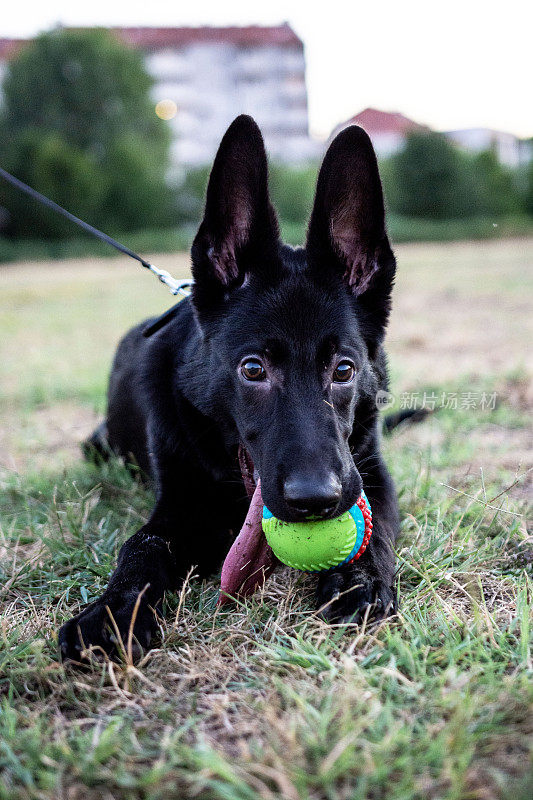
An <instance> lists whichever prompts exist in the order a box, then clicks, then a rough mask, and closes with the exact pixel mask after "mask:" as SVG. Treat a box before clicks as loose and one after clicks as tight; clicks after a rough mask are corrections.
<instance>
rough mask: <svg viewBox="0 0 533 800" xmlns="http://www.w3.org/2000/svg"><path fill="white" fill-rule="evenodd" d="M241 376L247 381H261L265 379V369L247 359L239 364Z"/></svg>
mask: <svg viewBox="0 0 533 800" xmlns="http://www.w3.org/2000/svg"><path fill="white" fill-rule="evenodd" d="M241 374H242V376H243V378H246V380H247V381H262V380H264V378H265V377H266V372H265V368H264V367H263V365H262V364H261V362H260V361H256V360H255V359H254V358H249V359H248V360H247V361H244V362H243V363H242V364H241Z"/></svg>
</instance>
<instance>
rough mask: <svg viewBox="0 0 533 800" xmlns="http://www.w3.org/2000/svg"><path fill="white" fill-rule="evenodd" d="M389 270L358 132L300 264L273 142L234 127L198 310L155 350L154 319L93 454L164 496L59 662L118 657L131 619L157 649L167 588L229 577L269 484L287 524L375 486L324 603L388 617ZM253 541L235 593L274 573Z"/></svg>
mask: <svg viewBox="0 0 533 800" xmlns="http://www.w3.org/2000/svg"><path fill="white" fill-rule="evenodd" d="M395 269H396V264H395V259H394V255H393V252H392V250H391V247H390V244H389V241H388V238H387V234H386V230H385V215H384V204H383V194H382V189H381V182H380V178H379V173H378V167H377V162H376V157H375V154H374V151H373V148H372V145H371V143H370V140H369V138H368V136H367V135H366V133H365V132H364V131H363V130H362V129H361V128H358V127H356V126H352V127H349V128H347V129H345V130H344V131H342V132H341V133H340V134H339V135H338V136H337V137H336V139H335V140H334V141H333V142H332V144H331V146H330V147H329V150H328V152H327V153H326V156H325V158H324V161H323V164H322V167H321V169H320V174H319V178H318V184H317V189H316V196H315V201H314V207H313V211H312V214H311V219H310V223H309V229H308V236H307V242H306V244H305V247H303V248H296V249H294V248H291V247H289V246H287V245H284V244H282V243H281V241H280V236H279V230H278V223H277V219H276V214H275V211H274V209H273V207H272V205H271V202H270V199H269V193H268V169H267V159H266V154H265V149H264V144H263V140H262V137H261V133H260V131H259V129H258V127H257V125H256V124H255V122H254V121H253V120H252V119H251V118H250V117H247V116H241V117H238V118H237V119H236V120H235V121H234V122H233V124H232V125H231V126H230V128H229V129H228V131H227V132H226V134H225V136H224V138H223V139H222V142H221V145H220V148H219V150H218V153H217V156H216V158H215V162H214V165H213V169H212V172H211V176H210V179H209V185H208V189H207V198H206V206H205V214H204V218H203V221H202V223H201V225H200V228H199V230H198V233H197V235H196V238H195V240H194V244H193V247H192V272H193V276H194V280H195V283H194V287H193V291H192V295H191V297H190V298H188V299H186V300H183V301H182V302H181V303H180V305H179V307H178V309H177V311H176V313H174V314H172V315H170V317H169V318H168V319H167V320H166V324H164V325H163V326H162V327H160V328H159V329H158V330H157V332H156V333H154V334H153V335H151V336H148V337H147V336H145V335H143V334H144V333H145V332H146V331H147V327H149V326H150V325H151V324H152V322H153V321H152V320H149V321H147V322H144V323H142V324H141V325H138V326H137V327H136V328H134V329H133V330H131V331H130V332H129V333H128V334H127V335H126V336H125V337H124V339H123V340H122V342H121V343H120V345H119V347H118V350H117V353H116V356H115V360H114V364H113V369H112V374H111V378H110V384H109V397H108V411H107V419H106V421H105V423H103V424H102V425H101V426H100V427H99V428H98V429H97V430H96V431H95V433H94V434H93V436H92V437H91V439H90V440H89V442H88V446H89V447H90V448H91V449H92V450H93V451H96V452H98V453H99V454H100V456H102V457H107V455H108V454H109V453H111V452H113V453H116V454H119V455H120V456H122V457H123V458H124V459H126V460H128V461H129V462H130V463H132V462H133V463H135V464H137V465H138V467H139V468H140V470H141V471H142V472H143V473H145V474H146V475H147V476H149V477H150V478H151V479H152V480H153V482H154V484H155V488H156V503H155V507H154V510H153V512H152V514H151V516H150V519H149V520H148V522H147V523H146V525H144V526H143V527H142V528H141V529H140V530H139V531H138V532H137V533H135V534H134V535H133V536H132V537H131V538H130V539H129V540H128V541H127V542H125V544H124V545H123V546H122V548H121V550H120V554H119V558H118V564H117V567H116V570H115V571H114V573H113V574H112V576H111V579H110V581H109V585H108V587H107V589H106V591H105V592H104V594H103V595H102V596H101V597H100V598H99V599H98V600H96V601H95V602H93V603H92V604H91V605H89V606H88V607H87V608H85V609H84V610H83V611H82V612H81V613H80V614H78V615H77V616H76V617H74V618H73V619H71V620H70V621H68V622H67V623H66V624H65V625H63V627H62V628H61V631H60V633H59V643H60V648H61V653H62V656H63V658H65V659H71V660H75V661H80V660H81V659H82V654H83V652H84V651H85V649H86V648H89V647H90V646H94V647H98V648H101V649H102V650H103V651H105V652H106V653H108V654H109V655H111V656H113V655H116V653H117V648H118V639H119V638H120V636H121V637H122V638H123V640H124V641H126V638H127V635H128V630H129V628H130V624H131V623H132V619H133V621H134V624H133V633H134V637H135V641H136V644H137V647H138V648H139V647H140V648H146V647H147V646H148V645H149V643H150V640H151V638H152V636H153V635H154V633H155V631H156V625H157V620H156V616H155V615H156V612H157V609H158V608H159V606H160V604H161V601H162V599H163V595H164V593H165V591H167V590H175V589H176V588H178V587H179V584H180V582H181V581H182V580H183V579H184V578H185V576H186V575H187V573H188V572H189V570H190V569H191V567H192V566H193V565H196V567H197V571H198V573H199V574H200V575H201V576H206V575H209V574H211V573H213V572H215V571H216V570H218V569H219V568H220V565H221V563H222V561H223V560H224V558H225V556H226V555H227V553H228V549H229V547H230V544H231V534H232V532H234V531H238V530H239V528H241V526H242V525H243V521H244V519H245V517H246V513H247V510H248V506H249V503H250V496H252V497H253V496H254V492H255V491H256V489H255V487H256V485H257V482H258V480H259V479H260V483H261V492H262V500H263V501H264V503H265V504H266V505H267V506H268V508H269V509H270V511H271V512H272V513H273V514H274V516H275V517H277V518H278V519H281V520H286V521H290V522H296V521H300V520H304V519H309V518H310V517H313V518H319V519H328V518H332V517H336V516H339V515H340V514H343V513H344V512H345V511H347V510H348V509H349V508H350V507H351V506H352V505H353V504H354V502H355V501H356V499H357V498H358V497H359V495H360V494H361V491H362V489H363V488H364V490H365V492H366V494H367V496H368V498H369V500H370V504H371V506H372V512H373V522H374V528H373V534H372V537H371V539H370V542H369V545H368V547H367V549H366V551H365V552H364V554H363V555H362V557H361V558H360V559H359V560H358V561H357V562H355V563H353V564H347V565H344V566H339V567H336V568H333V569H330V570H328V571H327V572H323V573H320V574H319V576H318V579H317V591H316V602H317V606H318V608H319V609H321V613H322V615H323V617H324V618H325V619H326V620H329V621H336V622H345V621H354V620H355V621H357V620H359V619H360V618H361V617H362V615H363V614H365V613H367V614H368V613H369V612H370V613H372V614H374V615H375V616H378V617H380V616H384V615H386V614H388V613H390V612H391V611H392V610H394V608H395V605H396V597H395V591H394V588H393V577H394V551H393V542H394V540H395V537H396V535H397V532H398V527H399V516H398V507H397V500H396V495H395V491H394V486H393V483H392V480H391V478H390V476H389V473H388V471H387V468H386V466H385V464H384V462H383V459H382V457H381V454H380V443H379V419H378V411H377V408H376V402H375V398H376V393H377V392H378V391H380V390H386V389H387V370H386V360H385V354H384V350H383V339H384V335H385V329H386V326H387V321H388V316H389V312H390V305H391V290H392V285H393V280H394V274H395ZM252 527H253V526H252ZM245 540H246V537H245ZM248 541H249V542H250V554H249V556H250V557H249V559H248V560H247V564H246V568H245V569H244V570H242V571H241V572H240V573H239V574H236V575H234V576H233V584H232V585H234V588H235V593H239V592H240V593H246V592H247V591H249V590H251V589H253V588H255V587H256V585H257V584H258V583H259V582H260V581H261V580H263V579H264V577H265V576H266V575H267V574H268V572H269V571H270V570H271V569H272V568H273V567H274V566H275V562H274V559H273V556H272V553H271V551H270V550H269V548H268V547H267V546H266V543H265V541H264V538H263V537H262V535H261V532H260V531H256V530H251V531H250V532H249V536H248ZM252 543H253V546H252ZM134 609H135V614H134ZM111 617H112V620H111ZM117 634H119V636H117Z"/></svg>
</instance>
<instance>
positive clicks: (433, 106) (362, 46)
mask: <svg viewBox="0 0 533 800" xmlns="http://www.w3.org/2000/svg"><path fill="white" fill-rule="evenodd" d="M254 6H255V8H254ZM284 20H287V21H288V22H289V23H290V24H291V25H292V27H293V28H294V29H295V31H296V32H297V33H298V34H299V35H300V36H301V38H302V39H303V41H304V44H305V48H306V57H307V66H308V69H307V82H308V91H309V111H310V119H311V129H312V132H313V133H314V134H316V135H318V136H326V135H327V134H329V132H330V131H331V129H332V128H333V127H334V126H335V125H336V124H337V123H338V122H340V121H342V120H344V119H347V118H348V117H351V116H353V114H356V113H357V112H358V111H360V110H361V109H362V108H364V107H366V106H369V105H372V106H375V107H377V108H381V109H384V110H389V111H402V112H403V113H404V114H407V115H408V116H410V117H413V118H414V119H415V120H417V121H419V122H424V123H427V124H429V125H431V126H433V127H435V128H437V129H450V128H463V127H478V126H480V127H491V128H496V129H500V130H506V131H511V132H513V133H516V134H518V135H520V136H533V105H532V102H531V94H532V92H531V77H532V76H531V72H532V69H531V47H532V45H531V41H532V40H531V23H532V22H533V11H532V10H531V2H530V0H504V2H502V1H501V0H500V1H499V2H493V0H484V1H483V2H481V1H480V0H446V2H435V0H433V2H432V0H366V2H360V1H359V0H344V2H340V0H321V1H320V2H318V1H317V0H305V2H291V0H264V2H262V3H251V2H250V0H222V2H220V0H218V1H215V0H193V2H187V3H180V2H177V1H176V0H174V2H172V3H171V2H169V0H166V2H162V1H161V0H151V2H149V3H146V2H142V3H141V2H137V1H136V0H111V2H110V0H91V1H90V2H89V3H85V2H83V3H82V2H79V0H46V2H44V3H43V2H42V0H39V2H35V0H32V1H31V2H27V0H19V1H18V2H15V3H11V2H7V0H4V3H3V10H2V19H1V20H0V37H2V36H8V37H9V36H30V35H32V34H34V33H36V32H37V31H39V30H45V29H47V28H50V27H51V26H53V25H55V24H57V23H62V24H64V25H153V26H174V25H246V24H251V23H255V24H276V23H279V22H282V21H284Z"/></svg>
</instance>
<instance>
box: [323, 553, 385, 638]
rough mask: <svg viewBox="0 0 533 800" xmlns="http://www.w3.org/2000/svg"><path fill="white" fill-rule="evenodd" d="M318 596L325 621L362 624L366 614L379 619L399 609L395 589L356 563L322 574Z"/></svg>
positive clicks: (368, 616)
mask: <svg viewBox="0 0 533 800" xmlns="http://www.w3.org/2000/svg"><path fill="white" fill-rule="evenodd" d="M316 599H317V605H318V610H319V612H320V616H321V617H322V619H324V620H325V621H326V622H337V623H342V624H344V623H348V622H356V623H360V622H362V621H363V619H365V616H366V617H367V618H368V619H370V618H372V619H374V620H379V619H383V618H384V617H387V616H389V615H390V614H393V613H394V612H395V611H396V593H395V590H394V588H393V587H392V586H390V585H389V584H388V583H386V582H384V581H382V580H380V579H379V578H376V577H375V576H373V575H369V574H368V573H367V572H365V570H363V569H361V568H360V567H357V566H355V565H347V566H345V567H339V568H338V569H334V570H330V571H329V572H325V573H323V574H322V575H320V576H319V579H318V586H317V592H316Z"/></svg>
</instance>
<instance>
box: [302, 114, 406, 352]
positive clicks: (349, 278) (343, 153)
mask: <svg viewBox="0 0 533 800" xmlns="http://www.w3.org/2000/svg"><path fill="white" fill-rule="evenodd" d="M307 258H308V263H309V266H310V269H311V270H312V271H314V272H315V273H316V274H322V275H323V276H324V277H326V278H327V274H328V270H331V269H333V270H335V271H337V272H338V273H340V274H341V275H342V276H343V279H344V281H345V283H346V285H347V287H348V288H349V290H350V291H351V292H352V293H353V294H354V295H355V296H357V297H358V299H359V305H360V306H361V308H362V309H363V310H366V312H367V316H368V325H367V328H368V333H369V336H370V338H374V339H375V340H376V339H378V338H379V337H380V331H381V334H382V332H383V330H384V328H385V325H386V322H387V317H388V312H389V306H390V292H391V288H392V282H393V279H394V272H395V261H394V256H393V254H392V250H391V248H390V244H389V241H388V238H387V234H386V231H385V209H384V203H383V191H382V189H381V181H380V177H379V171H378V165H377V161H376V156H375V153H374V148H373V147H372V143H371V141H370V139H369V137H368V134H366V133H365V131H364V130H363V129H362V128H359V127H358V126H357V125H351V126H350V127H348V128H345V129H344V130H343V131H341V133H339V134H338V136H336V137H335V139H334V140H333V142H332V143H331V145H330V147H329V149H328V151H327V153H326V155H325V157H324V161H323V163H322V167H321V169H320V173H319V176H318V183H317V189H316V197H315V202H314V206H313V212H312V214H311V220H310V223H309V231H308V235H307Z"/></svg>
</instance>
